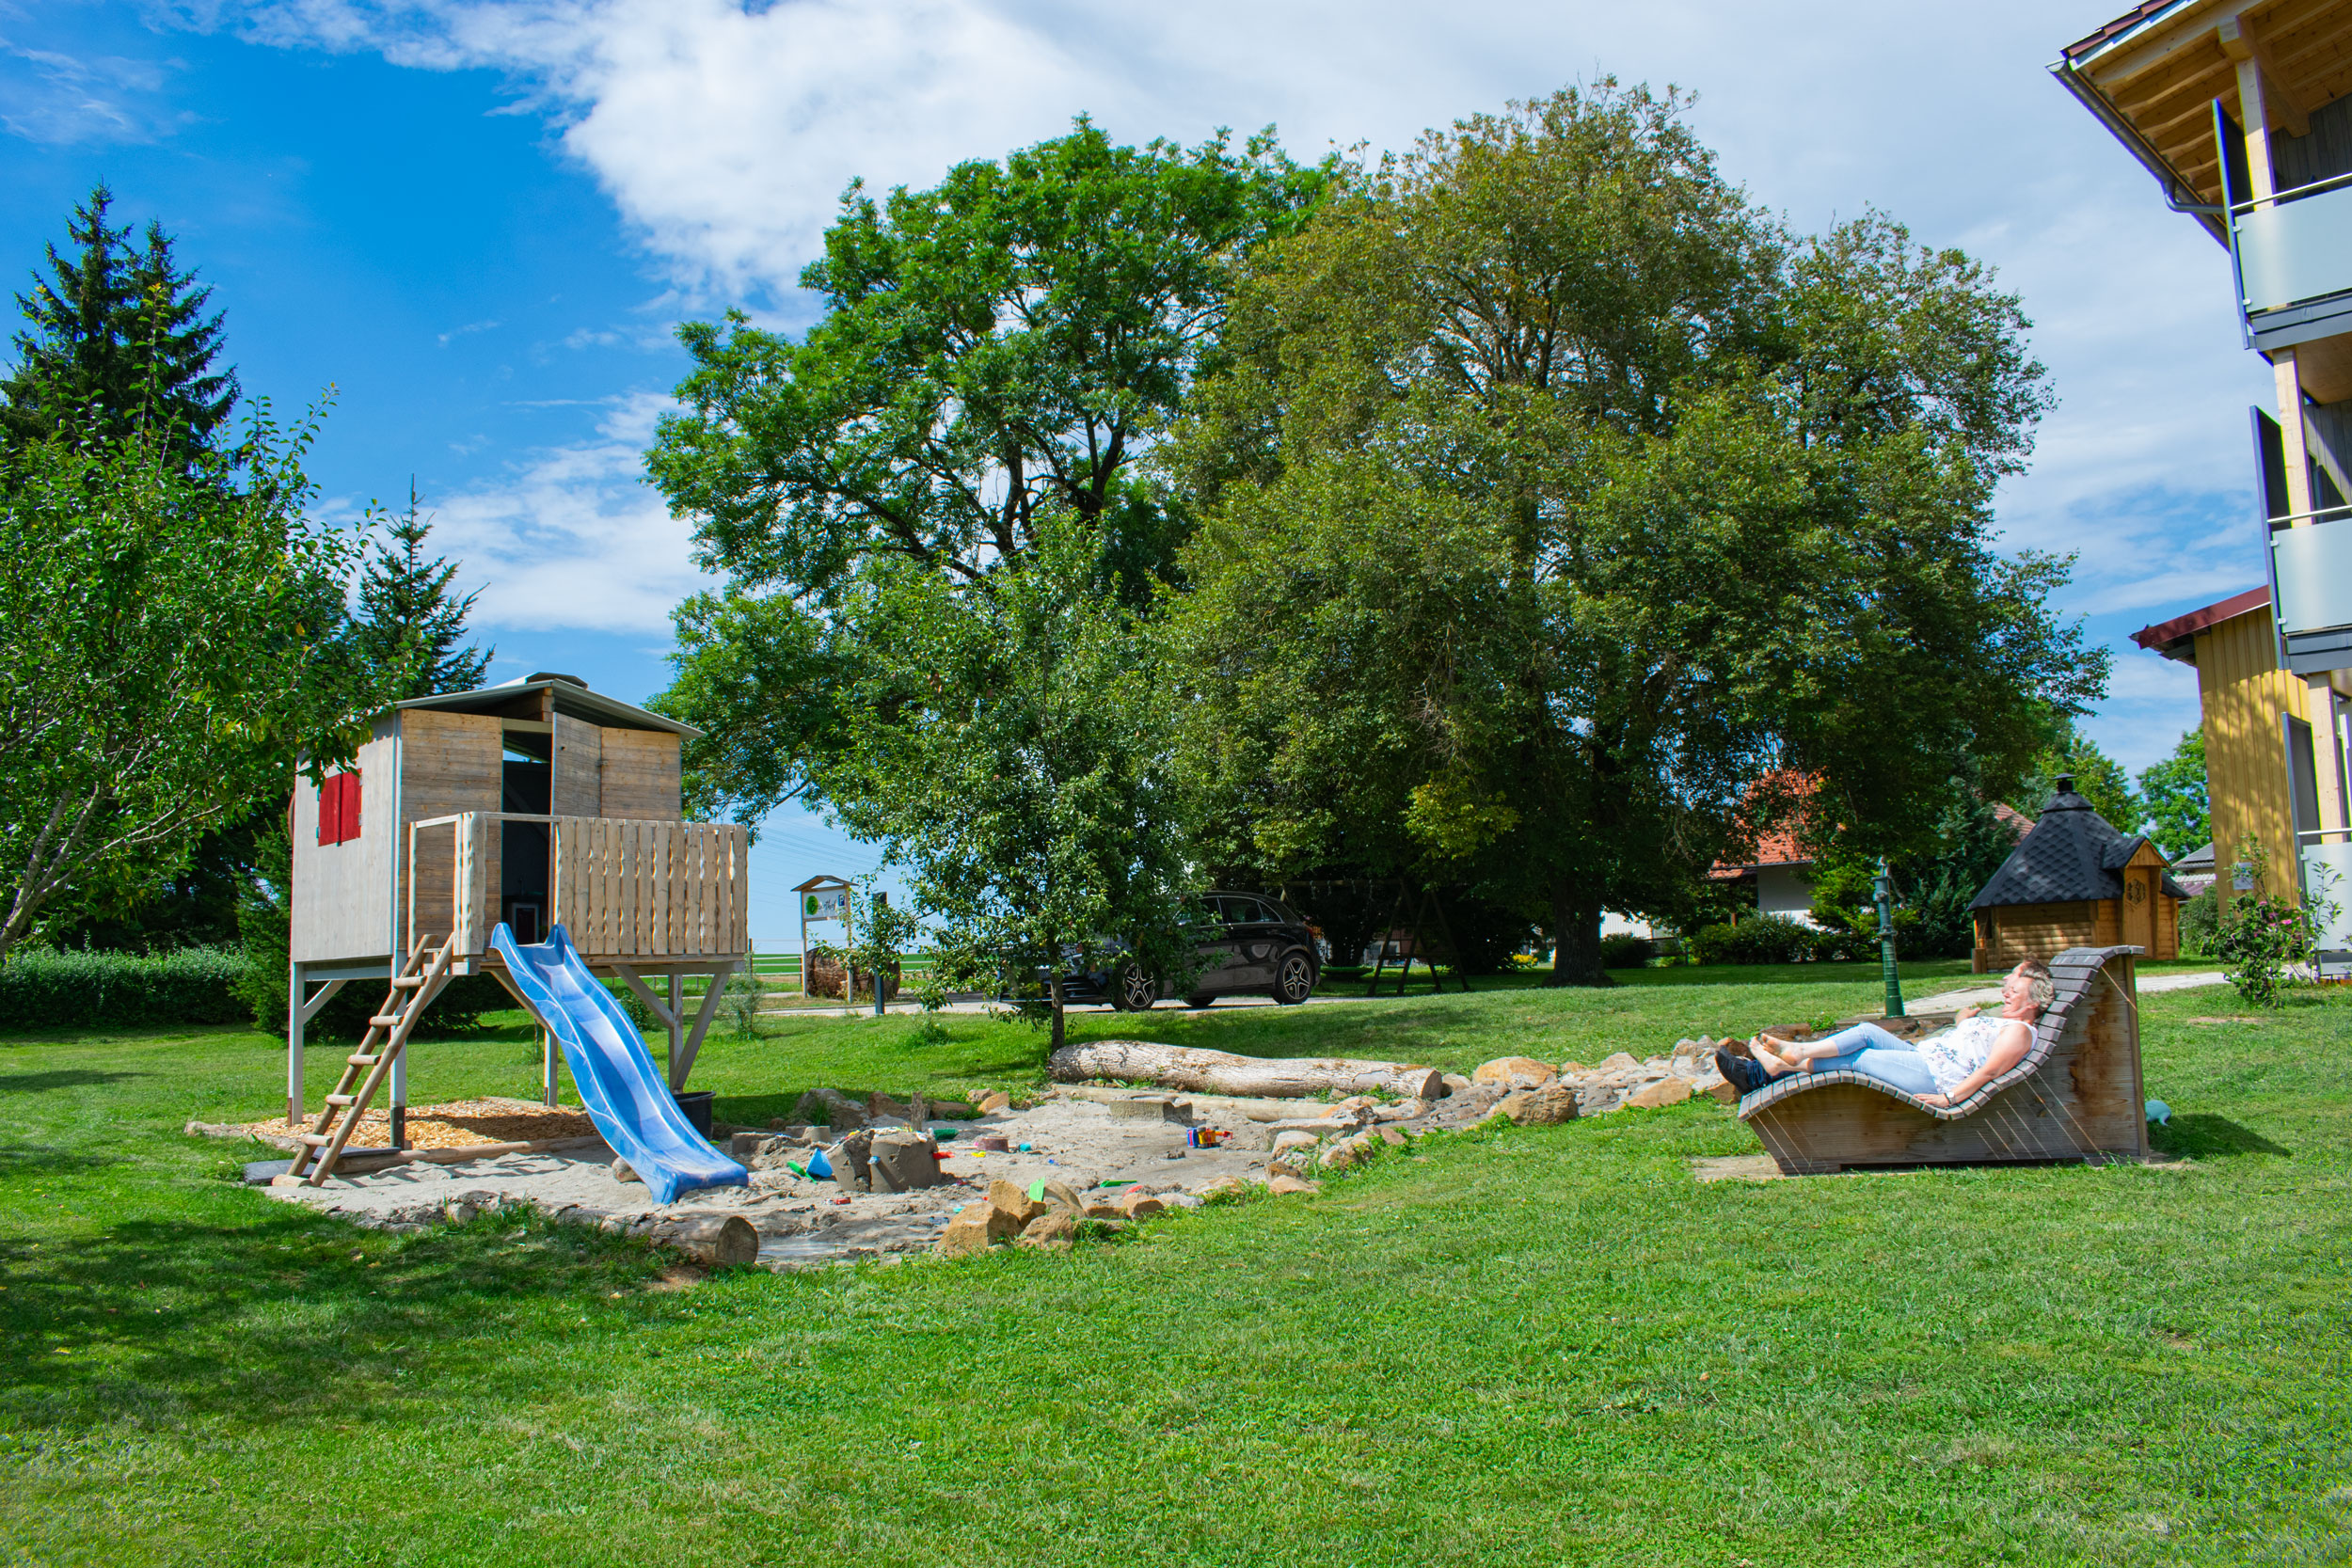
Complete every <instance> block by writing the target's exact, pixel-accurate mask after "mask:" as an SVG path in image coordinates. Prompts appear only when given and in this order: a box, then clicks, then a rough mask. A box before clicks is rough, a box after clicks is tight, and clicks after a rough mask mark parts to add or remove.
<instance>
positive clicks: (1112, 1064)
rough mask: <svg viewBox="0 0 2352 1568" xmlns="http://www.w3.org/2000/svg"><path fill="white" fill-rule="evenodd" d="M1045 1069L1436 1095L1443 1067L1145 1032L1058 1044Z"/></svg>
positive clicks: (1196, 1082)
mask: <svg viewBox="0 0 2352 1568" xmlns="http://www.w3.org/2000/svg"><path fill="white" fill-rule="evenodd" d="M1045 1070H1046V1073H1047V1075H1048V1076H1050V1077H1052V1078H1054V1079H1055V1080H1056V1081H1057V1082H1059V1083H1064V1084H1083V1083H1085V1082H1087V1081H1088V1080H1089V1079H1092V1078H1111V1079H1117V1080H1118V1081H1120V1082H1121V1083H1127V1084H1156V1085H1160V1086H1161V1087H1162V1088H1169V1089H1190V1090H1193V1091H1196V1092H1199V1093H1204V1094H1231V1095H1245V1096H1252V1097H1263V1098H1266V1099H1274V1100H1297V1099H1302V1098H1304V1097H1307V1096H1310V1095H1318V1094H1328V1093H1338V1094H1391V1095H1396V1096H1399V1097H1400V1098H1403V1099H1406V1100H1435V1099H1436V1098H1437V1097H1438V1095H1440V1094H1442V1093H1443V1092H1444V1085H1445V1080H1444V1075H1443V1074H1441V1073H1439V1072H1438V1069H1435V1068H1426V1067H1410V1066H1407V1065H1406V1064H1404V1063H1400V1062H1356V1061H1349V1060H1347V1059H1346V1058H1345V1057H1327V1056H1278V1057H1270V1058H1269V1057H1262V1056H1235V1055H1233V1054H1232V1053H1228V1052H1223V1051H1202V1050H1200V1049H1198V1048H1197V1047H1193V1046H1186V1045H1154V1044H1152V1042H1150V1041H1149V1040H1089V1041H1088V1042H1087V1043H1085V1044H1083V1045H1079V1044H1071V1045H1065V1046H1063V1047H1062V1048H1061V1049H1060V1050H1059V1051H1057V1052H1055V1053H1054V1054H1053V1055H1052V1056H1051V1057H1050V1058H1049V1059H1048V1060H1047V1061H1046V1064H1045Z"/></svg>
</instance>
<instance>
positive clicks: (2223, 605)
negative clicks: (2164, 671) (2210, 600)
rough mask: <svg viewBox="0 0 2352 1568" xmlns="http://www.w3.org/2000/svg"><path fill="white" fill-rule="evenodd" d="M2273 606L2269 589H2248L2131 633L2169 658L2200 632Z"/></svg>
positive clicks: (2153, 649) (2133, 638) (2147, 646)
mask: <svg viewBox="0 0 2352 1568" xmlns="http://www.w3.org/2000/svg"><path fill="white" fill-rule="evenodd" d="M2269 603H2270V590H2269V589H2267V588H2249V589H2248V590H2247V591H2246V592H2245V593H2243V594H2231V595H2230V596H2229V597H2228V598H2226V599H2223V600H2220V601H2219V602H2218V603H2216V604H2209V605H2207V606H2206V607H2205V608H2204V609H2202V610H2190V611H2189V612H2188V613H2187V614H2185V615H2176V616H2174V617H2173V618H2172V619H2171V620H2169V621H2159V622H2157V623H2156V624H2155V625H2154V626H2142V627H2140V628H2139V629H2138V630H2137V631H2136V632H2134V633H2132V641H2135V642H2137V643H2138V644H2139V645H2140V646H2141V647H2143V648H2146V649H2149V650H2150V651H2152V652H2154V653H2159V654H2163V655H2165V656H2166V657H2170V656H2171V653H2172V650H2173V649H2175V648H2177V647H2179V646H2180V645H2181V644H2182V643H2184V642H2186V641H2189V640H2190V639H2191V638H2193V637H2195V636H2196V635H2197V634H2198V633H2199V632H2201V631H2204V630H2206V629H2207V628H2209V627H2212V626H2219V625H2220V624H2221V623H2222V622H2224V621H2227V620H2229V619H2231V618H2232V617H2233V616H2237V615H2244V614H2246V613H2248V612H2249V611H2250V610H2260V609H2262V608H2263V607H2264V606H2265V605H2267V604H2269Z"/></svg>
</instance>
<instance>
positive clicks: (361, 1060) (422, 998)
mask: <svg viewBox="0 0 2352 1568" xmlns="http://www.w3.org/2000/svg"><path fill="white" fill-rule="evenodd" d="M432 940H433V939H432V938H431V937H429V936H427V937H420V938H419V939H418V940H417V945H416V946H415V947H414V948H412V949H411V950H410V951H409V954H408V958H407V960H406V961H405V963H403V964H402V965H401V968H400V973H399V974H395V975H393V976H392V989H391V990H389V992H387V993H386V995H385V997H384V1010H383V1011H382V1012H380V1013H378V1014H376V1015H375V1016H374V1017H373V1018H371V1019H369V1020H368V1032H367V1034H366V1035H364V1036H363V1037H361V1038H360V1040H359V1049H358V1050H357V1051H355V1052H353V1053H351V1054H350V1055H348V1056H346V1057H344V1058H343V1075H342V1080H341V1081H340V1082H339V1083H337V1084H336V1085H335V1092H334V1093H332V1094H330V1095H328V1096H327V1097H326V1108H325V1109H324V1110H322V1111H320V1112H319V1117H318V1120H317V1121H315V1122H313V1123H312V1124H311V1127H310V1131H309V1132H297V1133H295V1134H294V1138H295V1141H296V1142H297V1143H298V1144H300V1146H301V1147H300V1148H296V1149H295V1150H294V1163H293V1164H291V1165H289V1166H288V1167H287V1174H288V1175H290V1176H297V1177H298V1176H302V1175H303V1171H304V1169H305V1167H306V1166H307V1167H309V1170H310V1175H309V1176H308V1177H307V1178H306V1179H305V1180H307V1182H308V1184H309V1185H310V1186H313V1187H316V1186H318V1185H320V1184H321V1183H323V1182H325V1181H326V1179H327V1177H328V1176H330V1175H332V1174H333V1172H334V1169H335V1162H336V1161H338V1160H340V1159H342V1153H343V1145H345V1144H347V1143H349V1142H350V1141H351V1134H352V1132H354V1131H355V1130H356V1129H357V1128H358V1125H359V1117H361V1116H362V1115H363V1114H365V1112H366V1111H367V1108H368V1102H369V1101H372V1100H373V1099H374V1098H375V1091H376V1090H377V1089H379V1088H381V1087H382V1086H383V1084H384V1077H385V1074H387V1073H389V1072H390V1071H391V1070H392V1063H393V1062H395V1061H397V1060H399V1058H400V1053H401V1052H402V1050H403V1049H405V1047H406V1046H407V1044H408V1032H409V1031H410V1030H411V1029H414V1028H415V1027H416V1026H417V1020H418V1019H419V1018H421V1016H423V1013H424V1009H425V1008H426V1007H427V1006H430V1005H431V1004H432V1001H433V998H434V997H436V996H437V995H438V994H440V990H441V987H442V985H443V983H444V982H446V981H447V980H448V978H449V960H450V955H451V953H452V952H453V950H454V949H455V948H456V945H457V939H456V938H455V937H451V938H449V939H447V940H445V941H444V942H442V943H441V944H440V945H439V946H438V947H435V946H432V945H431V942H432ZM361 1073H365V1074H367V1077H366V1078H365V1079H364V1080H362V1079H361V1077H360V1074H361ZM313 1155H315V1156H316V1157H317V1163H316V1164H312V1163H311V1157H312V1156H313Z"/></svg>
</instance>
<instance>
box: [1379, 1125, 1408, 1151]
mask: <svg viewBox="0 0 2352 1568" xmlns="http://www.w3.org/2000/svg"><path fill="white" fill-rule="evenodd" d="M1380 1141H1381V1142H1382V1143H1384V1144H1387V1145H1388V1146H1389V1147H1390V1148H1404V1147H1405V1134H1404V1133H1402V1132H1398V1131H1397V1130H1396V1129H1395V1128H1393V1127H1383V1128H1382V1129H1380Z"/></svg>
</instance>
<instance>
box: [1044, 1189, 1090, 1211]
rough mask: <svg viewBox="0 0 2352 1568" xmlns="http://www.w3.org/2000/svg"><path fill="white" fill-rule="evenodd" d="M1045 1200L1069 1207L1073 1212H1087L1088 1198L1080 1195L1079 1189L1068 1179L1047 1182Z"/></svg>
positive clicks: (1065, 1207)
mask: <svg viewBox="0 0 2352 1568" xmlns="http://www.w3.org/2000/svg"><path fill="white" fill-rule="evenodd" d="M1045 1201H1046V1202H1048V1203H1051V1204H1054V1205H1056V1206H1057V1207H1058V1208H1062V1209H1067V1210H1068V1211H1070V1212H1072V1213H1073V1214H1083V1213H1085V1212H1086V1207H1087V1204H1086V1199H1085V1198H1082V1197H1080V1196H1078V1192H1077V1189H1076V1188H1074V1187H1073V1186H1071V1184H1070V1183H1069V1182H1067V1181H1048V1182H1047V1183H1045Z"/></svg>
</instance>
